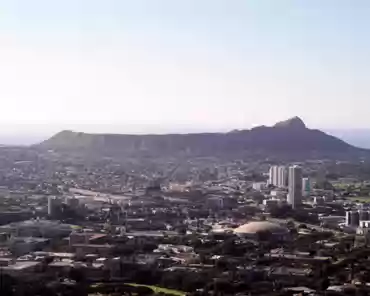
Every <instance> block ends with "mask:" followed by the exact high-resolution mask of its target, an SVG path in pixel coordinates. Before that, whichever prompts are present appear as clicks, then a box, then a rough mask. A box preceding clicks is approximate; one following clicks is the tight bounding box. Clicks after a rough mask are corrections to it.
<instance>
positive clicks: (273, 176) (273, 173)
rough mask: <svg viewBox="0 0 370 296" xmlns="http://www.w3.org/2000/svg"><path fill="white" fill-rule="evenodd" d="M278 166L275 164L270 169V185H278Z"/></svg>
mask: <svg viewBox="0 0 370 296" xmlns="http://www.w3.org/2000/svg"><path fill="white" fill-rule="evenodd" d="M278 168H279V167H278V166H276V165H274V166H272V167H270V171H269V185H274V186H277V183H278V172H279V170H278Z"/></svg>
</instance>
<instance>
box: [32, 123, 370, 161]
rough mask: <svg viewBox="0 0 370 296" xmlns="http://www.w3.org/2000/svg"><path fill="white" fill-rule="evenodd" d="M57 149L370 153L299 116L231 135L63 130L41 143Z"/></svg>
mask: <svg viewBox="0 0 370 296" xmlns="http://www.w3.org/2000/svg"><path fill="white" fill-rule="evenodd" d="M37 147H39V148H43V149H52V150H56V151H65V152H67V151H80V152H81V153H94V154H98V155H102V156H152V157H158V156H170V155H171V156H180V155H182V156H224V157H235V156H252V157H256V156H260V157H273V156H279V157H286V158H289V157H293V158H302V159H303V158H311V157H314V158H338V159H342V158H353V157H356V158H357V157H362V156H366V157H367V156H370V152H369V151H370V150H366V149H360V148H356V147H354V146H351V145H349V144H348V143H346V142H344V141H342V140H340V139H338V138H336V137H333V136H330V135H328V134H326V133H324V132H322V131H319V130H314V129H309V128H307V127H306V126H305V124H304V123H303V121H302V120H301V119H300V118H298V117H294V118H291V119H289V120H286V121H283V122H279V123H277V124H276V125H274V126H272V127H267V126H259V127H256V128H253V129H251V130H235V131H232V132H229V133H198V134H167V135H121V134H86V133H80V132H73V131H62V132H60V133H58V134H56V135H55V136H53V137H51V138H50V139H48V140H46V141H44V142H42V143H41V144H39V145H37Z"/></svg>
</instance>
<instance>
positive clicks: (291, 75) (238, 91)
mask: <svg viewBox="0 0 370 296" xmlns="http://www.w3.org/2000/svg"><path fill="white" fill-rule="evenodd" d="M369 15H370V1H368V0H302V1H300V0H290V1H288V0H278V1H277V0H270V1H268V0H254V1H252V0H250V1H248V0H32V1H31V0H0V98H1V105H0V106H1V109H0V110H1V116H0V130H4V129H8V130H11V129H10V127H11V126H12V128H13V129H14V128H15V127H14V126H16V128H18V129H31V127H32V128H37V129H39V130H43V131H51V130H56V129H59V128H73V129H84V130H86V131H91V130H95V129H96V131H101V130H104V127H107V128H108V126H111V125H114V126H116V127H117V129H119V130H120V131H122V132H131V131H134V132H137V127H138V126H139V127H140V128H141V127H142V129H143V130H145V131H150V132H152V131H153V128H150V125H154V130H155V129H156V127H158V131H160V129H161V128H165V129H168V130H171V129H172V130H176V129H189V130H194V129H202V130H207V129H208V130H215V129H231V128H243V127H246V128H247V127H251V126H254V125H259V124H266V125H268V124H273V123H274V122H275V121H278V120H281V119H285V118H287V117H290V116H294V115H298V116H301V117H302V118H303V119H304V120H305V121H306V123H307V124H308V125H309V126H312V127H320V128H335V127H363V128H366V127H370V96H369V95H370V83H369V79H370V78H369V77H370V73H369V71H370V38H369V33H370V19H369V17H368V16H369ZM15 124H16V125H15ZM27 124H31V125H29V127H27V126H26V125H27ZM90 124H91V126H90ZM126 125H130V127H127V126H126ZM125 126H126V127H125ZM132 126H134V127H136V129H135V128H133V129H132ZM140 128H139V129H140Z"/></svg>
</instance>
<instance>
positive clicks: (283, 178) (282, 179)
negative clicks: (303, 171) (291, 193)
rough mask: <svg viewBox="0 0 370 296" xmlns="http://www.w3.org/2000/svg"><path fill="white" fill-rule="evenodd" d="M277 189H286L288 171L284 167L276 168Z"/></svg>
mask: <svg viewBox="0 0 370 296" xmlns="http://www.w3.org/2000/svg"><path fill="white" fill-rule="evenodd" d="M276 185H277V187H279V188H286V187H287V186H288V170H287V168H286V167H285V166H279V167H278V182H277V184H276Z"/></svg>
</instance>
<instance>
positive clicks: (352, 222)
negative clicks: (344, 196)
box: [346, 211, 360, 227]
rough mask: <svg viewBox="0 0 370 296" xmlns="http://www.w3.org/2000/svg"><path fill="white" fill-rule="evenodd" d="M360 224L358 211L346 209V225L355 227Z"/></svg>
mask: <svg viewBox="0 0 370 296" xmlns="http://www.w3.org/2000/svg"><path fill="white" fill-rule="evenodd" d="M359 225H360V212H359V211H347V212H346V226H352V227H356V226H359Z"/></svg>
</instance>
